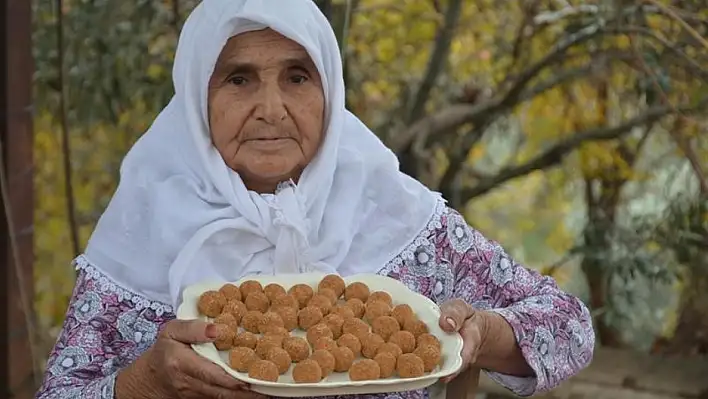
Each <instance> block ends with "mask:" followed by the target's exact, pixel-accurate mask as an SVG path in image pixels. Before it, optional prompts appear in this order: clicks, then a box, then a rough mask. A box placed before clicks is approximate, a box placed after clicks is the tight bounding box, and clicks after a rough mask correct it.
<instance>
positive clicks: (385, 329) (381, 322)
mask: <svg viewBox="0 0 708 399" xmlns="http://www.w3.org/2000/svg"><path fill="white" fill-rule="evenodd" d="M371 331H373V332H374V333H376V334H379V335H380V336H381V338H383V339H384V340H386V341H388V339H389V338H390V337H391V335H392V334H393V333H395V332H398V331H401V327H400V326H399V325H398V322H397V321H396V319H394V318H393V317H391V316H381V317H377V318H376V319H374V321H372V322H371Z"/></svg>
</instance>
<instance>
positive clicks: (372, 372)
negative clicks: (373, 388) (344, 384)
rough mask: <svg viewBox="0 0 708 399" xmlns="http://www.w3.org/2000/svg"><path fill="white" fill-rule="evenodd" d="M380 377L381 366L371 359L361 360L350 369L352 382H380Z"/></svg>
mask: <svg viewBox="0 0 708 399" xmlns="http://www.w3.org/2000/svg"><path fill="white" fill-rule="evenodd" d="M380 375H381V368H380V367H379V364H378V363H376V362H375V361H373V360H371V359H364V360H359V361H358V362H356V363H354V364H352V367H351V368H350V369H349V379H350V380H352V381H366V380H378V379H379V376H380Z"/></svg>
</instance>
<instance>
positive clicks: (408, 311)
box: [391, 304, 415, 327]
mask: <svg viewBox="0 0 708 399" xmlns="http://www.w3.org/2000/svg"><path fill="white" fill-rule="evenodd" d="M391 316H393V317H394V318H395V319H396V321H397V322H398V325H399V326H401V327H403V325H404V324H405V323H406V320H408V319H415V314H414V313H413V308H411V307H410V305H406V304H400V305H396V306H394V307H393V310H392V311H391Z"/></svg>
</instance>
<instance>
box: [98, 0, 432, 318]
mask: <svg viewBox="0 0 708 399" xmlns="http://www.w3.org/2000/svg"><path fill="white" fill-rule="evenodd" d="M266 27H270V28H271V29H273V30H275V31H277V32H279V33H281V34H282V35H284V36H286V37H288V38H290V39H292V40H293V41H295V42H297V43H299V44H300V45H302V46H303V47H304V48H305V49H306V50H307V52H308V53H309V55H310V57H311V58H312V60H313V61H314V63H315V65H316V66H317V69H318V70H319V72H320V75H321V76H322V87H323V90H324V95H325V101H326V106H325V108H326V119H325V126H326V131H325V139H324V141H323V144H322V146H321V148H320V150H319V152H318V154H317V155H316V156H315V158H314V159H313V161H312V162H311V163H310V164H309V165H308V166H307V167H306V168H305V170H304V172H303V174H302V176H301V178H300V179H299V182H298V184H297V185H295V184H293V183H291V182H286V183H285V184H281V186H280V187H279V189H278V190H277V192H276V193H275V195H260V194H258V193H255V192H253V191H248V190H247V189H246V187H245V186H244V184H243V182H242V181H241V178H240V177H239V175H238V174H237V173H235V172H234V171H233V170H231V169H230V168H228V167H227V166H226V164H225V163H224V161H223V159H222V158H221V156H220V154H219V153H218V152H217V150H216V149H215V148H214V146H213V145H212V142H211V139H210V133H209V127H208V126H209V125H208V114H207V112H208V111H207V83H208V81H209V79H210V76H211V74H212V72H213V69H214V66H215V63H216V60H217V58H218V56H219V54H220V52H221V50H222V48H223V47H224V45H225V44H226V42H227V40H228V39H229V38H231V37H233V36H235V35H237V34H240V33H243V32H247V31H253V30H260V29H264V28H266ZM173 81H174V86H175V95H174V97H173V98H172V100H171V101H170V103H169V104H168V105H167V107H166V108H165V109H164V110H163V111H162V112H161V113H160V114H159V115H158V116H157V118H156V119H155V121H154V123H153V125H152V126H151V127H150V129H149V130H148V131H147V132H146V133H145V134H144V135H143V136H142V137H141V138H140V139H139V140H138V142H137V143H136V144H135V146H134V147H133V148H132V149H131V150H130V152H129V153H128V154H127V156H126V157H125V159H124V161H123V164H122V166H121V180H120V184H119V186H118V189H117V191H116V193H115V195H114V197H113V199H112V200H111V203H110V204H109V206H108V209H107V210H106V211H105V213H104V214H103V215H102V217H101V219H100V220H99V222H98V225H97V226H96V229H95V231H94V233H93V235H92V237H91V239H90V241H89V244H88V248H87V249H86V253H85V255H86V258H87V259H88V261H89V262H90V263H91V264H92V265H93V266H94V267H96V268H98V269H99V270H100V271H102V272H103V273H104V274H106V275H107V276H108V277H109V278H111V279H112V280H114V281H115V282H117V283H118V284H120V285H122V286H123V287H124V288H127V289H130V290H132V291H134V292H136V293H138V294H141V295H144V296H146V297H147V298H149V299H152V300H155V301H161V302H164V303H168V304H172V305H173V306H176V305H178V304H179V302H180V300H181V293H182V291H183V290H184V288H185V287H186V286H188V285H190V284H193V283H196V282H199V281H204V280H221V281H234V280H238V279H239V278H241V277H243V276H245V275H248V274H260V273H265V274H275V273H278V274H281V273H298V272H304V271H320V272H323V273H332V272H337V273H340V274H342V275H345V276H346V275H349V274H353V273H363V272H371V273H375V272H377V271H378V270H380V269H381V268H382V267H384V266H385V265H386V263H387V262H389V261H390V260H391V259H392V258H394V257H395V256H396V255H398V254H399V253H400V252H401V251H403V250H404V248H405V247H406V246H407V245H409V244H410V243H411V241H413V240H414V239H415V237H416V236H417V235H418V234H419V233H420V232H421V231H422V230H423V229H424V228H425V227H426V224H427V223H428V221H429V220H430V219H431V217H432V216H433V213H434V210H435V206H436V204H437V201H439V195H438V194H437V193H433V192H431V191H429V190H428V189H427V188H425V187H424V186H423V185H422V184H420V183H419V182H417V181H415V180H413V179H411V178H410V177H408V176H406V175H404V174H403V173H401V172H399V168H398V161H397V159H396V157H395V155H394V154H393V153H392V152H391V151H390V150H389V149H388V148H386V147H385V146H384V145H383V143H381V141H380V140H379V139H378V138H377V137H376V136H375V135H374V134H373V133H372V132H371V131H370V130H369V129H368V128H367V127H366V126H365V125H364V124H363V123H362V122H361V121H360V120H359V119H357V118H356V117H355V116H354V115H352V114H351V113H349V112H348V111H346V110H345V108H344V94H345V92H344V81H343V78H342V64H341V60H340V53H339V48H338V45H337V41H336V39H335V36H334V33H333V32H332V29H331V28H330V26H329V23H328V21H327V19H326V18H325V17H324V16H323V15H322V14H321V13H320V11H319V10H318V9H317V7H316V6H315V5H314V3H313V2H312V1H311V0H287V1H284V0H204V1H203V2H202V3H201V4H199V5H198V6H197V7H196V8H195V9H194V11H193V12H192V14H191V15H190V16H189V18H188V20H187V22H186V23H185V25H184V28H183V30H182V34H181V36H180V39H179V44H178V47H177V54H176V59H175V63H174V71H173Z"/></svg>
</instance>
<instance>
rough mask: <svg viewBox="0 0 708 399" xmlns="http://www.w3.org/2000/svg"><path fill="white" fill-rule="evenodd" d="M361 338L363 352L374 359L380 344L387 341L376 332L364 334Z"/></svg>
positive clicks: (365, 355)
mask: <svg viewBox="0 0 708 399" xmlns="http://www.w3.org/2000/svg"><path fill="white" fill-rule="evenodd" d="M360 340H361V354H362V355H363V356H364V357H366V358H369V359H373V358H374V356H376V351H378V350H379V346H381V345H383V344H384V343H385V341H384V339H383V338H382V337H381V336H380V335H378V334H374V333H368V334H364V335H362V336H361V337H360Z"/></svg>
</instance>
